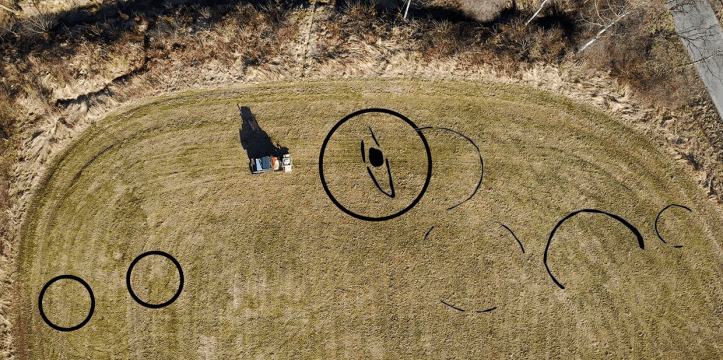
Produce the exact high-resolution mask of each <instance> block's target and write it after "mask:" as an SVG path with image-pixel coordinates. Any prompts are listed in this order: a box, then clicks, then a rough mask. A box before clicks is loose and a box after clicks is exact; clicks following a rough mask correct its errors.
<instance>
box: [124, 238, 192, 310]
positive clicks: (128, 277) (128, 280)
mask: <svg viewBox="0 0 723 360" xmlns="http://www.w3.org/2000/svg"><path fill="white" fill-rule="evenodd" d="M150 255H160V256H163V257H165V258H167V259H168V260H171V262H172V263H173V264H174V265H176V269H178V275H179V277H180V281H179V284H178V290H177V291H176V293H175V294H174V295H173V297H172V298H171V300H168V301H166V302H164V303H160V304H149V303H147V302H145V301H143V300H141V299H140V298H138V296H137V295H136V294H135V293H134V292H133V287H131V272H133V267H134V266H135V265H136V263H138V261H140V260H141V259H143V258H144V257H146V256H150ZM126 286H127V287H128V292H129V293H130V294H131V297H132V298H133V300H135V301H136V302H137V303H139V304H141V305H143V306H145V307H147V308H151V309H159V308H162V307H166V306H168V305H171V304H172V303H173V302H174V301H176V299H177V298H178V296H180V295H181V291H182V290H183V270H181V264H179V263H178V260H176V259H175V258H174V257H173V256H171V255H169V254H168V253H165V252H163V251H159V250H153V251H147V252H144V253H143V254H140V255H138V257H136V258H135V259H134V260H133V262H132V263H131V265H130V266H129V267H128V272H127V273H126Z"/></svg>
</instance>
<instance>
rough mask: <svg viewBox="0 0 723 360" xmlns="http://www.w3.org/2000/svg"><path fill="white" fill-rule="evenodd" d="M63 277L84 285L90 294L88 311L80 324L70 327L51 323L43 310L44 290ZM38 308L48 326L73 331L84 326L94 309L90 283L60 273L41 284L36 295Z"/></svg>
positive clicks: (93, 297)
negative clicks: (43, 284) (37, 295)
mask: <svg viewBox="0 0 723 360" xmlns="http://www.w3.org/2000/svg"><path fill="white" fill-rule="evenodd" d="M63 279H70V280H75V281H77V282H79V283H80V284H81V285H83V287H85V289H86V290H88V294H89V295H90V311H88V316H86V317H85V319H84V320H83V321H82V322H81V323H80V324H78V325H75V326H71V327H62V326H58V325H55V324H53V323H52V322H51V321H50V320H48V317H47V316H45V311H43V296H45V291H47V290H48V288H49V287H50V285H52V284H53V283H54V282H56V281H58V280H63ZM38 309H39V310H40V317H42V318H43V321H45V323H46V324H48V325H50V327H52V328H53V329H55V330H58V331H74V330H78V329H80V328H82V327H83V326H85V324H87V323H88V321H90V318H91V317H92V316H93V312H94V311H95V296H93V290H91V289H90V285H88V283H87V282H85V281H83V279H81V278H79V277H77V276H74V275H60V276H56V277H54V278H53V279H51V280H50V281H48V283H47V284H45V286H43V289H42V290H40V296H39V297H38Z"/></svg>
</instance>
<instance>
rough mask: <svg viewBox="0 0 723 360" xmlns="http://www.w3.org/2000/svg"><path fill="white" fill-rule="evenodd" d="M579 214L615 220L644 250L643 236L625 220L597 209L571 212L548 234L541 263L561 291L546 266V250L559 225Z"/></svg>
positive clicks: (559, 285) (561, 286) (561, 287)
mask: <svg viewBox="0 0 723 360" xmlns="http://www.w3.org/2000/svg"><path fill="white" fill-rule="evenodd" d="M579 213H592V214H603V215H607V216H608V217H611V218H613V219H615V220H617V221H618V222H620V223H621V224H623V225H625V227H627V228H628V229H629V230H630V231H631V232H632V233H633V235H635V237H636V238H637V239H638V246H640V248H641V249H643V250H645V242H644V241H643V235H642V234H640V231H638V229H637V228H636V227H635V226H633V225H632V224H630V223H629V222H627V221H626V220H625V219H623V218H621V217H620V216H618V215H615V214H611V213H609V212H605V211H602V210H598V209H582V210H577V211H574V212H571V213H570V214H568V215H567V216H565V217H564V218H562V220H560V221H558V222H557V225H555V227H554V228H553V229H552V232H550V237H549V238H548V239H547V245H545V254H544V255H543V257H542V263H543V264H545V269H547V274H548V275H550V278H551V279H552V281H553V282H554V283H555V285H557V286H558V287H559V288H560V289H562V290H564V289H565V286H563V285H562V284H561V283H560V282H559V281H558V280H557V278H556V277H555V276H554V275H552V271H550V266H549V265H547V252H548V250H550V242H552V237H553V236H555V231H557V228H559V227H560V225H562V223H564V222H565V221H567V220H568V219H570V218H571V217H573V216H575V215H577V214H579Z"/></svg>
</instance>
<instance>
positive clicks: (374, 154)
mask: <svg viewBox="0 0 723 360" xmlns="http://www.w3.org/2000/svg"><path fill="white" fill-rule="evenodd" d="M369 162H370V163H371V164H372V166H374V167H380V166H382V164H384V154H382V151H381V150H379V149H376V148H369Z"/></svg>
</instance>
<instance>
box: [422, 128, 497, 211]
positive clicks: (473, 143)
mask: <svg viewBox="0 0 723 360" xmlns="http://www.w3.org/2000/svg"><path fill="white" fill-rule="evenodd" d="M430 129H436V130H445V131H449V132H452V133H454V134H457V135H459V136H461V137H463V138H465V139H466V140H467V141H469V142H470V144H472V146H474V148H475V149H477V155H478V156H479V163H480V166H481V168H482V172H481V173H480V175H479V181H478V182H477V186H476V187H475V188H474V191H473V192H472V195H470V196H469V197H468V198H467V199H465V200H464V201H462V202H461V203H459V204H457V205H454V206H452V207H450V208H447V210H452V209H454V208H456V207H457V206H460V205H462V204H464V203H466V202H467V201H469V200H471V199H472V198H473V197H474V196H475V194H477V191H478V190H479V188H480V186H482V177H484V174H485V163H484V160H483V159H482V152H480V150H479V146H477V144H475V142H474V141H472V139H470V138H469V137H467V136H465V135H464V134H461V133H459V132H457V131H454V130H452V129H449V128H445V127H440V128H434V127H431V126H425V127H421V128H416V129H414V130H416V131H417V132H419V133H420V134H421V133H422V131H423V130H430Z"/></svg>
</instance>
